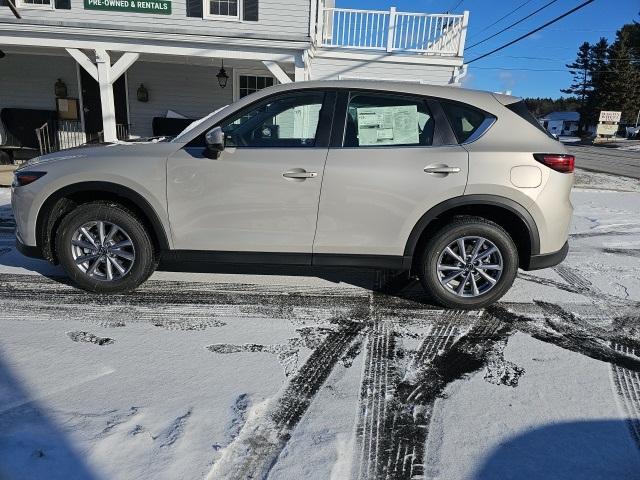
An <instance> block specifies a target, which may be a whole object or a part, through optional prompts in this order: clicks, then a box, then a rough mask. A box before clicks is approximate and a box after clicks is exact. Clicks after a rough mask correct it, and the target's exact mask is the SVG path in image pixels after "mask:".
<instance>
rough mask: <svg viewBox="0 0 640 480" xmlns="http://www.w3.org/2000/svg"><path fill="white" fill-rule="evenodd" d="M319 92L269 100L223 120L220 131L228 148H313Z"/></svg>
mask: <svg viewBox="0 0 640 480" xmlns="http://www.w3.org/2000/svg"><path fill="white" fill-rule="evenodd" d="M324 97H325V94H324V93H323V92H301V93H297V94H294V95H288V96H284V97H277V98H270V99H267V100H265V101H263V102H261V103H259V104H258V105H253V106H251V107H250V108H249V109H246V110H243V111H241V112H240V113H239V114H237V115H235V116H233V117H231V118H229V119H227V120H225V121H224V122H223V123H222V125H221V127H222V131H223V132H224V133H225V137H226V145H227V146H229V147H239V148H243V147H253V148H268V147H273V148H282V147H314V146H315V143H316V137H317V131H318V124H319V119H320V111H321V109H322V104H323V102H324Z"/></svg>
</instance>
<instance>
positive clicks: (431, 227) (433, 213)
mask: <svg viewBox="0 0 640 480" xmlns="http://www.w3.org/2000/svg"><path fill="white" fill-rule="evenodd" d="M458 215H474V216H479V217H483V218H486V219H487V220H491V221H493V222H495V223H497V224H498V225H500V226H501V227H502V228H504V229H505V230H506V231H507V232H508V233H509V235H510V236H511V237H512V239H513V240H514V242H515V243H516V246H517V248H518V254H519V257H520V264H521V265H527V264H528V263H529V259H530V258H531V256H532V255H537V254H539V253H540V233H539V232H538V227H537V225H536V222H535V220H534V219H533V217H532V216H531V214H530V213H529V212H528V211H527V209H526V208H525V207H523V206H522V205H521V204H519V203H518V202H515V201H514V200H511V199H509V198H506V197H500V196H498V195H475V194H474V195H463V196H460V197H455V198H451V199H448V200H445V201H444V202H442V203H439V204H438V205H436V206H435V207H433V208H431V209H430V210H429V211H427V212H426V213H425V214H424V215H423V216H422V217H421V218H420V220H418V222H417V223H416V225H415V226H414V227H413V229H412V231H411V233H410V235H409V239H408V240H407V243H406V246H405V251H404V255H405V256H410V257H413V258H414V260H415V259H416V255H415V253H416V251H419V249H420V246H421V245H423V244H424V243H425V242H426V239H427V238H428V235H429V233H430V232H435V231H436V230H437V229H438V228H440V227H441V226H442V225H443V224H445V223H446V222H447V221H448V220H450V219H451V218H453V217H455V216H458Z"/></svg>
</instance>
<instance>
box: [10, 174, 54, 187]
mask: <svg viewBox="0 0 640 480" xmlns="http://www.w3.org/2000/svg"><path fill="white" fill-rule="evenodd" d="M46 173H47V172H16V173H15V175H14V177H13V186H14V187H24V186H25V185H29V184H30V183H33V182H35V181H36V180H38V179H39V178H40V177H42V176H44V175H45V174H46Z"/></svg>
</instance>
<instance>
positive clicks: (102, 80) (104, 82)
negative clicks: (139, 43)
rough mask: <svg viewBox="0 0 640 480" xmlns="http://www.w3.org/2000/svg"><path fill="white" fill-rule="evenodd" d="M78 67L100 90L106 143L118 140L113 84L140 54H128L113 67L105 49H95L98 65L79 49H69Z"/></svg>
mask: <svg viewBox="0 0 640 480" xmlns="http://www.w3.org/2000/svg"><path fill="white" fill-rule="evenodd" d="M66 50H67V52H68V53H69V55H71V56H72V57H73V58H74V59H75V61H76V62H78V65H80V66H81V67H82V68H84V69H85V70H86V71H87V72H88V73H89V75H91V76H92V77H93V78H94V79H95V81H96V82H98V86H99V88H100V105H101V107H102V130H103V136H104V141H105V142H115V141H117V140H118V132H117V128H116V107H115V101H114V98H113V83H114V82H115V81H116V80H118V78H120V77H121V76H122V75H123V74H124V72H126V71H127V69H128V68H129V67H130V66H131V65H133V64H134V63H135V61H136V60H138V58H139V57H140V54H139V53H132V52H127V53H125V54H123V55H122V57H120V59H119V60H118V61H117V62H116V63H115V64H114V65H113V66H111V58H110V57H109V54H108V53H107V51H106V50H104V49H98V48H97V49H95V52H96V63H95V65H94V63H93V62H92V61H91V60H90V59H89V58H88V57H87V56H86V55H85V54H84V53H83V52H82V51H80V50H78V49H77V48H67V49H66Z"/></svg>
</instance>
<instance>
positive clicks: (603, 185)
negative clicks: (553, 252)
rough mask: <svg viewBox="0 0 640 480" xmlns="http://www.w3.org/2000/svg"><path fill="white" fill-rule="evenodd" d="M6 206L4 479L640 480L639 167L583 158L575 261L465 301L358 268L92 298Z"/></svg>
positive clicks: (0, 254) (2, 201) (183, 280)
mask: <svg viewBox="0 0 640 480" xmlns="http://www.w3.org/2000/svg"><path fill="white" fill-rule="evenodd" d="M8 202H9V193H8V190H6V189H0V479H2V480H5V479H11V480H13V479H29V480H32V479H82V480H85V479H87V480H88V479H92V480H93V479H96V480H97V479H127V480H128V479H154V480H155V479H172V480H173V479H205V478H211V479H238V480H245V479H248V478H269V479H271V480H274V479H301V478H305V479H322V480H326V479H332V480H342V479H345V480H346V479H365V478H387V479H409V478H416V479H417V478H431V479H440V480H450V479H453V480H457V479H473V480H494V479H518V480H520V479H522V480H524V479H534V478H545V479H547V478H548V479H575V478H580V479H638V478H640V474H639V473H638V472H640V318H639V317H640V182H639V181H637V180H633V179H628V178H622V177H614V176H610V175H604V174H593V173H586V172H579V174H578V175H577V188H576V189H575V191H574V192H573V202H574V205H575V207H576V212H575V219H574V225H573V227H572V234H571V252H570V254H569V257H568V259H567V261H566V262H565V263H564V264H562V265H560V266H558V267H556V268H554V269H549V270H545V271H538V272H521V273H520V276H519V278H518V280H517V281H516V284H515V285H514V288H513V289H512V290H511V292H509V294H508V295H507V296H506V297H505V298H504V299H503V300H502V301H501V302H500V303H499V304H498V305H497V306H495V307H492V308H490V309H488V310H486V311H476V312H468V313H467V312H455V311H442V310H439V309H435V308H433V307H431V306H430V305H428V303H426V300H425V298H424V296H423V295H422V293H421V292H420V289H419V288H418V287H417V285H416V284H415V283H410V284H408V285H406V286H404V287H402V288H401V289H399V290H396V291H389V292H387V293H374V292H373V291H372V290H370V289H369V288H367V286H369V285H371V284H372V282H373V281H374V280H375V275H374V274H363V273H357V272H349V271H341V272H336V271H325V272H318V274H319V275H320V276H316V277H311V276H301V275H294V274H293V272H288V271H281V272H279V273H280V274H278V275H276V274H271V275H241V274H188V273H168V272H158V273H156V274H155V275H154V276H153V277H152V279H151V280H150V281H149V282H148V283H147V284H145V285H144V286H143V287H142V288H140V289H139V291H137V292H136V293H134V294H131V295H122V296H116V297H112V298H108V299H107V298H102V297H98V296H92V295H89V294H86V293H84V292H81V291H78V290H76V289H74V288H73V287H72V286H70V285H68V284H67V283H66V281H65V278H64V276H63V274H62V272H61V271H60V270H59V269H58V268H57V267H53V266H50V265H48V264H46V263H44V262H40V261H37V260H28V259H26V258H24V257H22V256H20V255H19V254H18V253H17V252H16V251H15V250H14V248H13V222H12V217H11V214H10V209H9V208H7V204H8Z"/></svg>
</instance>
